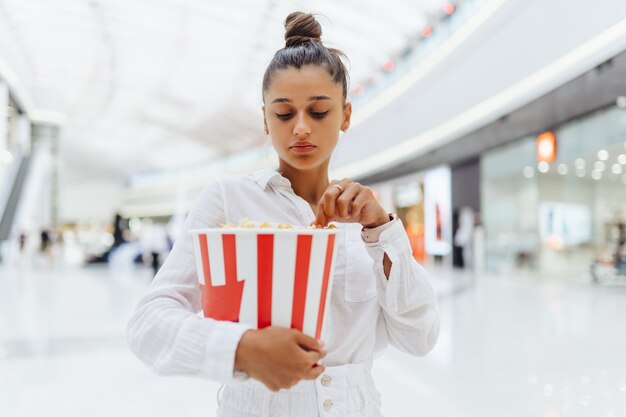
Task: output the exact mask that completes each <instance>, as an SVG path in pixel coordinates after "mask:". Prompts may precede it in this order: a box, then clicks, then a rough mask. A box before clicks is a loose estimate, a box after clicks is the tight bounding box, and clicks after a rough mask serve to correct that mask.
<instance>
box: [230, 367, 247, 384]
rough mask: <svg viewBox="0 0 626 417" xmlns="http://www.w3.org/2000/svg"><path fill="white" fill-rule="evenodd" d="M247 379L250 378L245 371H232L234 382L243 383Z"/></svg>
mask: <svg viewBox="0 0 626 417" xmlns="http://www.w3.org/2000/svg"><path fill="white" fill-rule="evenodd" d="M248 378H250V376H249V375H248V374H247V373H246V372H245V371H239V370H237V369H235V370H234V371H233V379H234V380H235V381H245V380H247V379H248Z"/></svg>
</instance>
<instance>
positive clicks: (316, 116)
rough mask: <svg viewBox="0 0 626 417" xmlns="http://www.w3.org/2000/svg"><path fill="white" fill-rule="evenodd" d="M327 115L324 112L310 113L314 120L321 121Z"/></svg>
mask: <svg viewBox="0 0 626 417" xmlns="http://www.w3.org/2000/svg"><path fill="white" fill-rule="evenodd" d="M327 114H328V111H324V112H317V111H312V112H311V116H313V117H315V118H316V119H321V118H322V117H324V116H326V115H327Z"/></svg>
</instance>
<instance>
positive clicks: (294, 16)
mask: <svg viewBox="0 0 626 417" xmlns="http://www.w3.org/2000/svg"><path fill="white" fill-rule="evenodd" d="M321 36H322V27H321V26H320V24H319V22H318V21H317V20H316V19H315V17H314V16H313V15H312V14H309V13H303V12H293V13H291V14H289V16H287V19H285V47H284V48H282V49H279V50H278V51H276V53H275V54H274V57H273V58H272V61H271V62H270V64H269V65H268V66H267V69H266V70H265V75H264V76H263V91H262V92H263V93H265V91H267V89H268V88H269V85H270V83H271V82H272V77H273V75H274V73H275V72H276V71H278V70H282V69H286V68H289V67H295V68H298V69H299V68H301V67H302V66H304V65H318V66H323V67H325V68H326V69H327V70H328V72H329V73H330V76H331V77H332V78H333V81H334V82H336V83H338V84H339V83H341V85H342V87H343V99H344V101H345V99H346V97H347V94H348V71H347V70H346V67H345V65H344V64H343V61H342V60H341V59H342V58H346V56H345V54H344V53H343V52H342V51H340V50H339V49H334V48H327V47H326V46H324V44H322V40H321V39H320V38H321Z"/></svg>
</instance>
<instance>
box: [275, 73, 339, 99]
mask: <svg viewBox="0 0 626 417" xmlns="http://www.w3.org/2000/svg"><path fill="white" fill-rule="evenodd" d="M342 94H343V87H342V85H341V84H340V83H336V82H334V81H333V79H332V77H331V75H330V73H329V72H328V70H327V69H326V68H324V67H320V66H315V65H305V66H303V67H301V68H295V67H288V68H286V69H282V70H278V71H276V72H275V73H274V74H273V75H272V81H271V82H270V85H269V87H268V89H267V91H266V92H265V99H266V102H271V101H272V100H273V99H275V98H289V99H292V100H294V101H298V100H306V101H308V99H309V97H312V96H319V95H325V96H329V97H331V98H332V99H333V100H340V99H341V97H342Z"/></svg>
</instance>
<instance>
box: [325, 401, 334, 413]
mask: <svg viewBox="0 0 626 417" xmlns="http://www.w3.org/2000/svg"><path fill="white" fill-rule="evenodd" d="M331 408H333V401H332V400H324V411H330V409H331Z"/></svg>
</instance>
